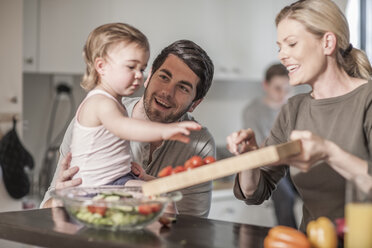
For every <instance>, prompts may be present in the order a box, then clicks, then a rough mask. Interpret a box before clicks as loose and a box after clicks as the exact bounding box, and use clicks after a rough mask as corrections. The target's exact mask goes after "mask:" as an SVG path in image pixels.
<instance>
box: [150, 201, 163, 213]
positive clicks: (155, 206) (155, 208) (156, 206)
mask: <svg viewBox="0 0 372 248" xmlns="http://www.w3.org/2000/svg"><path fill="white" fill-rule="evenodd" d="M149 206H150V208H151V212H153V213H157V212H159V211H160V209H161V205H160V204H159V203H151V204H150V205H149Z"/></svg>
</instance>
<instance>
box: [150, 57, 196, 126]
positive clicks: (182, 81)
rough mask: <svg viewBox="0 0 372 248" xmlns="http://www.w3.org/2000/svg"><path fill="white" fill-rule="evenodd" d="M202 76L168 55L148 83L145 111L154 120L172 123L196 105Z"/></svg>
mask: <svg viewBox="0 0 372 248" xmlns="http://www.w3.org/2000/svg"><path fill="white" fill-rule="evenodd" d="M199 80H200V79H199V77H198V76H197V75H196V74H195V73H194V72H193V71H192V70H191V69H190V68H189V67H188V66H187V65H186V64H185V63H184V62H183V61H182V60H181V59H180V58H178V57H177V56H175V55H172V54H170V55H168V57H167V58H166V59H165V61H164V63H163V64H162V65H161V66H160V68H159V69H158V70H157V71H155V72H153V74H152V76H151V78H150V80H149V81H147V82H145V87H146V89H145V93H144V108H145V111H146V114H147V116H148V118H149V119H150V120H151V121H157V122H164V123H170V122H175V121H177V120H178V119H179V118H180V117H181V116H182V115H184V114H185V113H186V112H187V111H189V110H190V108H192V107H193V106H195V105H197V103H194V102H193V100H194V99H195V96H196V86H197V84H198V82H199Z"/></svg>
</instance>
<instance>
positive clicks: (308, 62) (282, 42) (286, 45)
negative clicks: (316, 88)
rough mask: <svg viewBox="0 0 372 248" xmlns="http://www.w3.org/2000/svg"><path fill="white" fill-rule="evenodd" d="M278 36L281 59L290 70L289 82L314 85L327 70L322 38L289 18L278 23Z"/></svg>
mask: <svg viewBox="0 0 372 248" xmlns="http://www.w3.org/2000/svg"><path fill="white" fill-rule="evenodd" d="M277 36H278V37H277V38H278V39H277V44H278V46H279V59H280V61H281V63H282V64H283V65H284V66H285V67H286V68H287V70H288V76H289V83H290V84H291V85H299V84H310V85H313V84H314V82H315V81H316V80H317V79H318V78H319V76H320V75H321V74H322V72H323V71H324V70H325V58H326V57H325V55H324V53H323V46H322V39H319V38H317V37H316V36H315V35H313V34H312V33H310V32H308V31H307V30H306V28H305V26H304V25H303V24H302V23H300V22H298V21H296V20H293V19H288V18H286V19H284V20H282V21H281V22H280V23H279V24H278V27H277Z"/></svg>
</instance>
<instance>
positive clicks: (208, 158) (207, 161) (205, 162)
mask: <svg viewBox="0 0 372 248" xmlns="http://www.w3.org/2000/svg"><path fill="white" fill-rule="evenodd" d="M203 162H204V164H210V163H213V162H216V159H215V158H214V157H212V156H207V157H205V158H204V160H203Z"/></svg>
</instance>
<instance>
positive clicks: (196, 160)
mask: <svg viewBox="0 0 372 248" xmlns="http://www.w3.org/2000/svg"><path fill="white" fill-rule="evenodd" d="M189 160H190V164H191V168H196V167H199V166H202V165H204V162H203V159H202V158H201V157H200V156H197V155H195V156H192V157H191V158H190V159H189Z"/></svg>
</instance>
